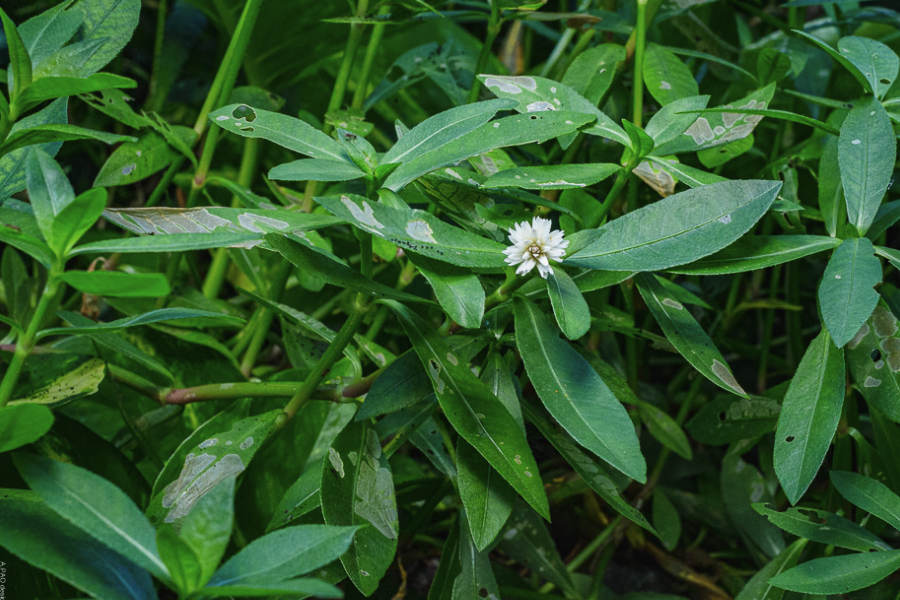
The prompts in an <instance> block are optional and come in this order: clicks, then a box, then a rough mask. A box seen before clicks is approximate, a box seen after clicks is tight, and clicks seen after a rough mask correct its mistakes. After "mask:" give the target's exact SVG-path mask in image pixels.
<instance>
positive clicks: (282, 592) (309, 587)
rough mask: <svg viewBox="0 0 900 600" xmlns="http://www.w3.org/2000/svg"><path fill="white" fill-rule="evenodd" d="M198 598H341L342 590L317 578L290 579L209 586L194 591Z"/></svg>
mask: <svg viewBox="0 0 900 600" xmlns="http://www.w3.org/2000/svg"><path fill="white" fill-rule="evenodd" d="M195 596H196V597H198V598H205V597H211V598H223V597H226V596H227V597H232V596H234V597H241V598H280V597H291V598H309V597H313V598H343V596H344V594H343V592H342V591H341V590H340V589H338V588H336V587H334V586H333V585H331V584H330V583H326V582H324V581H321V580H319V579H290V580H287V581H263V582H259V583H257V584H254V585H225V586H220V587H209V588H205V589H202V590H198V591H197V592H195Z"/></svg>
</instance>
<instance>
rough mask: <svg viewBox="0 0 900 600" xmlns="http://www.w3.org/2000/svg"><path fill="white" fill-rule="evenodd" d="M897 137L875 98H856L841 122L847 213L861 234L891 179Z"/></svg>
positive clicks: (841, 155)
mask: <svg viewBox="0 0 900 600" xmlns="http://www.w3.org/2000/svg"><path fill="white" fill-rule="evenodd" d="M896 157H897V140H896V139H894V130H893V127H892V126H891V120H890V118H889V117H888V114H887V111H885V110H884V107H883V106H882V105H881V102H879V101H878V100H876V99H875V98H865V99H863V100H859V101H858V102H856V104H855V105H854V106H853V108H852V109H851V110H850V113H849V114H848V115H847V117H846V118H845V119H844V123H843V124H842V125H841V135H840V137H839V139H838V163H839V164H840V169H841V183H842V184H843V188H844V197H845V198H846V201H847V216H848V217H849V218H850V223H851V224H852V225H853V226H854V227H856V229H857V231H859V234H860V235H864V234H865V233H866V230H868V228H869V226H870V225H871V224H872V221H873V220H874V219H875V214H876V213H877V212H878V207H879V206H880V205H881V199H882V198H883V197H884V194H885V192H886V191H887V188H888V186H889V185H890V182H891V175H892V174H893V171H894V160H895V159H896Z"/></svg>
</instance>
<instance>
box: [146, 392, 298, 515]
mask: <svg viewBox="0 0 900 600" xmlns="http://www.w3.org/2000/svg"><path fill="white" fill-rule="evenodd" d="M240 411H241V407H240V406H236V407H235V409H234V412H233V413H231V414H230V415H229V414H228V413H226V414H225V415H223V416H222V418H216V417H214V418H213V419H211V420H210V421H208V422H207V423H206V424H204V426H203V427H201V428H198V429H197V430H196V431H195V432H194V434H193V435H191V436H190V437H188V438H187V439H186V440H185V441H184V442H182V445H181V446H179V448H178V450H176V452H175V454H173V455H172V458H170V459H169V461H168V462H167V463H166V468H165V469H164V470H163V471H162V473H160V475H159V477H158V478H157V481H156V483H155V484H154V486H153V498H152V499H151V500H150V506H149V507H148V508H147V516H148V517H149V518H150V522H151V523H160V524H161V523H175V524H176V525H175V526H176V528H177V527H178V526H179V524H180V523H183V522H184V521H185V519H186V518H187V517H188V516H189V515H190V514H191V512H193V510H194V509H195V508H196V506H197V504H198V502H199V500H200V499H201V498H203V497H204V496H205V495H206V494H207V493H209V492H210V490H212V489H214V488H215V486H216V484H217V483H218V482H220V481H223V480H224V479H226V478H228V477H233V476H235V475H238V474H240V473H242V472H243V471H244V469H245V468H246V467H247V465H248V464H250V461H251V460H252V459H253V456H254V455H255V454H256V452H257V450H259V448H260V446H262V445H263V443H264V442H265V441H266V439H267V438H268V437H269V435H270V434H271V433H272V430H273V428H274V427H275V422H276V419H278V417H279V416H281V415H283V414H284V412H283V411H282V410H280V409H276V410H271V411H269V412H265V413H262V414H260V415H258V416H255V417H248V418H245V419H240V420H235V421H232V419H233V418H234V419H236V418H237V417H236V416H235V415H239V414H240ZM206 436H211V437H206ZM204 438H205V439H204ZM197 439H201V440H203V441H201V442H197ZM182 462H183V467H182ZM179 468H180V473H179ZM176 474H177V477H176ZM163 486H165V487H163Z"/></svg>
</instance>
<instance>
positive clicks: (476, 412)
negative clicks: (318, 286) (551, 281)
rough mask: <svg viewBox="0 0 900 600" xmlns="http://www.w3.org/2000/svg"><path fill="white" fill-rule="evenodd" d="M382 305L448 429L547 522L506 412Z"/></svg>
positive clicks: (406, 313) (427, 332)
mask: <svg viewBox="0 0 900 600" xmlns="http://www.w3.org/2000/svg"><path fill="white" fill-rule="evenodd" d="M383 302H384V303H385V304H387V305H388V306H389V307H390V308H391V310H393V311H394V313H395V314H396V315H397V317H398V318H399V320H400V322H401V323H402V324H403V328H404V329H405V330H406V333H407V335H409V338H410V340H411V341H412V343H413V348H414V349H415V351H416V354H418V355H419V358H420V359H421V361H422V363H423V364H424V365H425V367H426V371H427V372H428V376H429V378H430V379H431V383H432V385H433V387H434V391H435V394H437V397H438V401H439V402H440V404H441V408H442V409H443V410H444V414H445V415H446V416H447V419H448V420H449V421H450V423H451V424H452V425H453V427H454V428H455V429H456V430H457V431H458V432H459V434H460V435H461V436H462V437H463V438H464V439H465V440H466V441H467V442H469V443H470V444H472V445H473V446H474V447H475V449H476V450H478V452H480V453H481V455H482V456H484V458H485V459H487V461H488V462H489V463H490V464H491V465H492V466H493V467H494V468H495V469H496V470H497V472H498V473H500V475H502V476H503V478H504V479H506V481H508V482H509V483H510V485H512V487H513V488H514V489H515V490H516V491H517V492H519V494H520V495H522V497H523V498H525V500H527V501H528V503H529V504H531V506H532V507H534V509H535V510H536V511H537V512H538V514H540V515H541V516H543V517H544V518H549V506H548V504H547V496H546V494H545V493H544V487H543V485H542V483H541V477H540V473H539V472H538V468H537V463H536V462H535V460H534V456H533V455H532V453H531V449H530V448H529V446H528V442H527V441H526V439H525V435H524V434H523V433H522V431H521V429H519V425H518V424H517V423H516V421H515V419H513V417H512V415H510V413H509V411H508V410H507V409H506V407H505V406H504V405H503V404H502V403H501V402H500V400H498V399H497V397H496V396H494V395H493V394H492V393H491V391H490V389H489V388H488V387H487V386H486V385H485V384H484V383H483V382H482V381H479V380H478V378H477V377H475V375H474V374H473V373H472V371H470V370H469V368H468V366H467V365H466V364H465V363H462V362H460V360H459V357H458V356H457V355H455V354H453V353H452V352H450V350H449V348H448V347H447V344H446V343H445V342H444V341H443V339H441V337H440V336H438V335H437V334H436V332H435V331H434V329H433V328H432V327H430V326H429V325H428V324H427V323H425V321H423V320H422V318H421V317H419V316H418V315H416V314H415V313H413V312H412V311H411V310H409V309H408V308H406V307H405V306H403V305H402V304H399V303H397V302H394V301H392V300H383ZM629 427H630V425H629ZM632 432H633V429H632ZM501 442H502V443H501ZM636 442H637V439H636V438H635V443H636ZM639 455H640V454H639V453H638V456H639ZM631 460H635V458H634V457H632V458H631ZM641 462H643V461H642V460H641Z"/></svg>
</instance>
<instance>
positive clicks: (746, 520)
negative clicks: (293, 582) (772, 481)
mask: <svg viewBox="0 0 900 600" xmlns="http://www.w3.org/2000/svg"><path fill="white" fill-rule="evenodd" d="M767 483H768V482H767V480H766V478H765V477H763V475H762V473H760V472H759V470H757V468H756V467H755V466H753V465H752V464H750V463H748V462H746V461H744V460H743V459H742V458H741V457H740V456H738V455H736V454H728V455H727V456H726V458H725V460H723V461H722V472H721V477H720V483H719V489H720V490H721V493H722V502H723V503H724V504H725V510H726V511H727V512H728V515H729V516H730V517H731V520H732V522H734V524H735V525H737V527H738V529H739V530H740V532H741V533H743V534H744V535H745V536H746V537H747V538H749V539H750V540H752V541H753V543H754V544H755V545H756V546H757V547H758V548H759V549H760V550H761V551H762V552H763V554H765V555H766V556H769V557H773V558H774V557H775V556H778V554H779V553H781V551H782V550H784V537H783V536H782V534H781V531H780V530H779V529H778V528H777V527H775V525H773V524H772V523H769V522H768V521H766V518H765V517H764V516H762V515H760V514H758V513H757V512H756V511H754V510H753V508H752V506H751V504H752V503H753V502H755V501H764V502H771V501H773V498H772V492H771V490H770V489H769V488H768V487H767V485H766V484H767Z"/></svg>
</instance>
